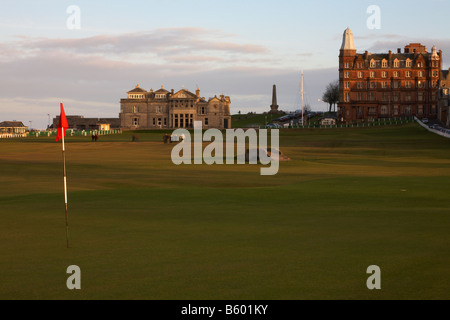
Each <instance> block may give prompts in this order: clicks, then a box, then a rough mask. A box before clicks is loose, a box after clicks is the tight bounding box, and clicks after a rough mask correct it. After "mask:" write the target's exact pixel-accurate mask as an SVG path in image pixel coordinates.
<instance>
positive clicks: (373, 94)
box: [370, 92, 377, 101]
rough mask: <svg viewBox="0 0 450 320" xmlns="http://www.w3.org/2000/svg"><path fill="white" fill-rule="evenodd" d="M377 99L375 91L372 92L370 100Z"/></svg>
mask: <svg viewBox="0 0 450 320" xmlns="http://www.w3.org/2000/svg"><path fill="white" fill-rule="evenodd" d="M376 99H377V95H376V93H375V92H371V93H370V101H375V100H376Z"/></svg>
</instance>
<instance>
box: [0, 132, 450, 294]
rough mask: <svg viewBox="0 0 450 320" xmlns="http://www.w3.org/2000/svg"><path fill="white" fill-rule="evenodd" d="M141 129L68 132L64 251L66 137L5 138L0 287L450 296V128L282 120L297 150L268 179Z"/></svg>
mask: <svg viewBox="0 0 450 320" xmlns="http://www.w3.org/2000/svg"><path fill="white" fill-rule="evenodd" d="M132 134H133V133H124V134H122V135H111V136H100V139H99V141H98V142H91V138H90V137H67V140H66V157H67V179H68V188H69V195H68V198H69V224H70V248H69V249H67V248H66V247H65V246H66V239H65V218H64V198H63V183H62V170H63V169H62V154H61V145H60V143H56V142H55V141H54V137H53V138H52V137H50V138H47V137H39V138H26V139H15V140H6V139H3V140H1V141H0V182H1V183H0V222H1V223H0V257H1V258H0V299H164V300H165V299H258V300H261V299H284V300H296V299H449V298H450V290H449V288H450V273H449V269H450V232H449V230H450V210H449V207H450V206H449V195H450V183H449V178H450V140H448V139H445V138H442V137H440V136H437V135H433V134H431V133H429V132H427V131H426V130H425V129H423V128H421V127H419V126H418V125H417V124H412V125H405V126H398V127H395V126H393V127H377V128H354V129H311V130H306V129H305V130H300V129H298V130H297V129H291V130H288V129H286V130H281V131H280V149H281V151H282V152H283V153H284V154H285V155H286V156H288V157H289V158H291V159H292V160H291V161H288V162H281V163H280V169H279V172H278V174H277V175H275V176H261V175H260V174H259V173H260V170H259V169H260V167H259V166H258V165H248V164H247V165H212V166H207V165H181V166H176V165H174V164H173V163H172V161H171V158H170V154H171V150H172V147H173V144H172V145H165V144H163V143H162V135H163V132H154V131H153V132H151V131H149V132H139V133H138V135H139V141H138V142H132V141H131V136H132ZM70 265H78V266H79V267H80V268H81V286H82V290H79V291H70V290H68V289H67V287H66V280H67V277H68V276H69V275H67V274H66V268H67V267H68V266H70ZM370 265H378V266H379V267H380V268H381V284H382V289H381V290H373V291H371V290H368V289H367V287H366V280H367V278H368V277H369V275H368V274H366V269H367V267H368V266H370Z"/></svg>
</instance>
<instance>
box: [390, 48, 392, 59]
mask: <svg viewBox="0 0 450 320" xmlns="http://www.w3.org/2000/svg"><path fill="white" fill-rule="evenodd" d="M391 58H392V51H391V50H389V60H391Z"/></svg>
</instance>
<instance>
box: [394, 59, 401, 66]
mask: <svg viewBox="0 0 450 320" xmlns="http://www.w3.org/2000/svg"><path fill="white" fill-rule="evenodd" d="M399 66H400V61H398V59H395V60H394V68H398V67H399Z"/></svg>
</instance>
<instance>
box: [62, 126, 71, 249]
mask: <svg viewBox="0 0 450 320" xmlns="http://www.w3.org/2000/svg"><path fill="white" fill-rule="evenodd" d="M64 131H65V130H64V129H63V132H62V153H63V162H64V204H65V207H66V240H67V248H69V219H68V216H67V179H66V148H65V145H64V135H65V132H64Z"/></svg>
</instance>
